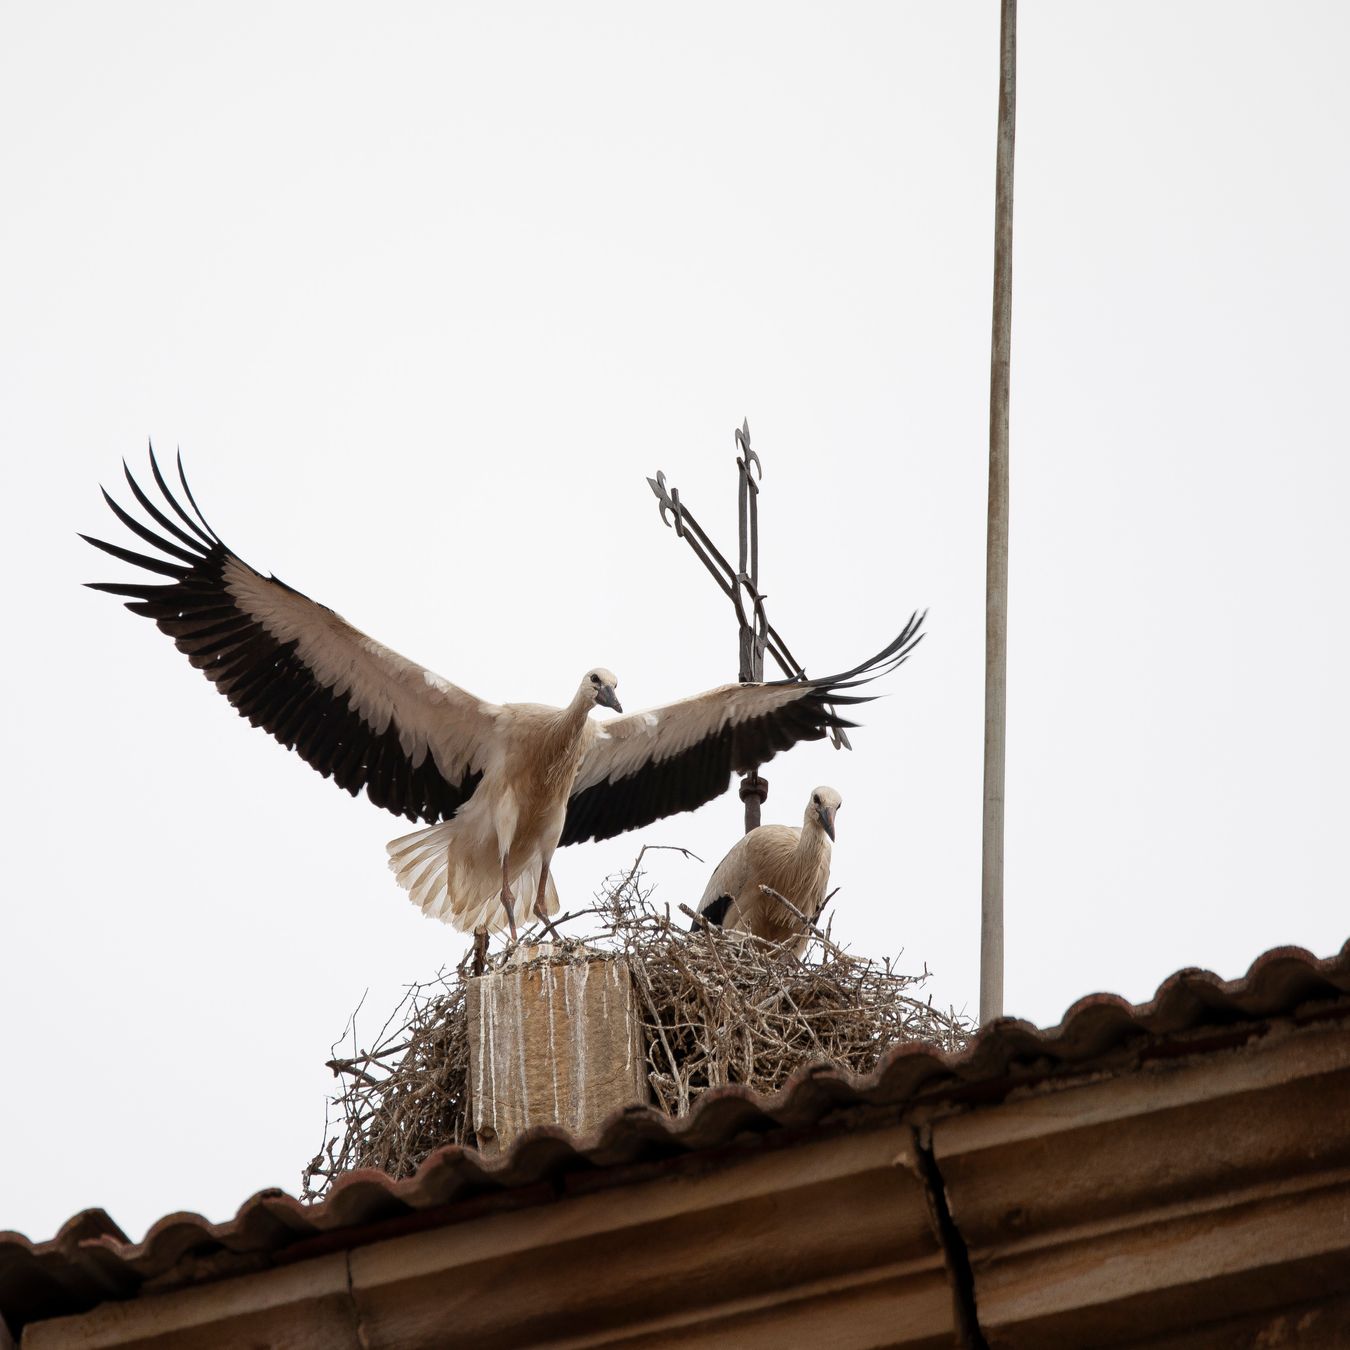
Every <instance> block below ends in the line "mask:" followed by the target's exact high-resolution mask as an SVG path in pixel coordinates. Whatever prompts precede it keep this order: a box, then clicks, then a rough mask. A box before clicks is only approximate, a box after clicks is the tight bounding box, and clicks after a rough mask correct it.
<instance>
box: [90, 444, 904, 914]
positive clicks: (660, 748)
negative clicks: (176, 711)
mask: <svg viewBox="0 0 1350 1350" xmlns="http://www.w3.org/2000/svg"><path fill="white" fill-rule="evenodd" d="M123 468H124V470H126V466H125V465H123ZM150 468H151V473H152V474H153V476H154V480H155V484H156V485H157V487H158V489H159V492H160V494H161V496H162V498H163V503H162V505H159V504H156V503H155V502H154V501H153V500H152V499H151V497H150V496H149V495H148V494H147V493H146V492H145V491H143V490H142V488H141V486H140V485H139V484H138V483H137V482H136V480H135V479H134V478H133V477H132V475H131V473H130V471H129V470H126V478H127V483H128V485H129V486H130V488H131V492H132V494H133V495H134V497H135V498H136V500H137V501H138V502H139V503H140V505H141V507H142V508H143V510H144V511H145V512H146V514H147V515H148V516H149V518H150V520H151V521H153V522H154V525H155V526H156V527H157V528H152V527H151V526H149V525H146V524H144V523H143V522H142V521H139V520H137V519H136V518H135V517H134V516H132V515H131V514H130V513H129V512H128V511H126V510H124V509H123V508H122V507H121V506H119V505H118V504H117V503H116V502H115V501H114V500H113V499H112V497H110V496H109V495H108V493H107V492H106V491H105V492H104V494H103V496H104V499H105V500H106V501H107V503H108V505H109V506H110V507H111V509H112V510H113V512H114V513H115V514H116V516H117V517H118V519H119V520H121V521H122V523H123V524H124V525H126V526H127V528H128V529H130V530H131V531H132V532H133V533H134V534H136V535H137V536H139V537H140V538H141V539H143V540H145V541H146V542H147V543H149V544H151V545H152V546H154V547H155V548H156V549H157V550H159V552H160V553H161V554H162V555H164V556H159V557H152V556H148V555H146V554H143V553H138V552H135V551H133V550H131V549H127V548H122V547H120V546H119V545H116V544H109V543H105V542H104V541H102V540H99V539H91V538H89V536H88V535H84V536H82V537H83V538H84V539H86V540H87V541H88V542H89V543H91V544H93V545H94V546H95V547H96V548H99V549H102V550H103V551H104V552H105V553H109V554H111V555H112V556H113V557H115V558H119V559H121V560H122V561H124V562H128V563H132V564H134V565H135V566H138V567H141V568H144V569H146V570H148V571H150V572H152V573H155V574H157V575H158V576H160V577H163V578H167V580H164V581H160V582H157V583H155V584H145V583H128V582H95V583H91V584H92V585H93V587H94V589H95V590H101V591H108V592H110V593H111V594H113V595H118V596H123V597H127V598H128V603H127V608H128V609H129V610H131V611H132V612H133V613H137V614H143V615H145V616H146V617H148V618H150V619H153V620H154V621H155V623H156V624H157V625H158V626H159V627H160V628H161V629H162V630H163V631H164V632H165V633H167V634H168V635H169V636H170V637H172V638H173V639H174V642H175V644H176V645H177V647H178V649H179V650H180V651H182V652H183V653H184V654H185V655H186V656H187V658H188V660H189V661H191V662H192V664H193V665H194V666H196V667H197V668H198V669H199V670H201V671H202V673H203V674H204V675H205V676H206V678H207V679H208V680H210V681H211V682H212V683H213V684H214V685H215V686H216V688H217V689H219V690H220V692H221V693H223V694H224V695H225V696H226V698H228V699H229V700H230V702H231V703H232V704H233V705H234V707H235V708H236V709H237V710H238V712H239V713H240V715H241V716H243V717H246V718H248V720H249V721H250V722H251V723H252V724H253V725H254V726H259V727H262V728H264V729H265V730H266V731H268V732H270V733H271V734H272V735H273V736H274V737H275V738H276V739H277V740H278V741H280V742H281V743H282V744H283V745H284V746H286V747H287V748H288V749H292V750H295V751H296V752H297V753H298V754H299V755H300V756H301V758H303V759H304V760H305V761H306V762H307V763H309V764H311V765H312V766H313V767H314V768H316V769H317V770H318V771H319V772H320V773H321V774H323V776H324V777H325V778H329V777H331V778H332V779H333V781H334V782H335V783H336V784H337V785H338V786H339V787H341V788H345V789H346V790H347V791H348V792H350V793H351V794H352V795H353V796H355V795H356V794H357V793H359V792H360V791H362V789H364V790H365V792H366V795H367V796H368V797H369V798H370V800H371V801H372V802H374V803H375V805H376V806H380V807H383V808H384V809H385V810H388V811H392V812H393V813H394V814H396V815H402V816H406V817H408V819H410V820H414V821H421V822H425V825H426V828H423V829H420V830H417V831H416V832H414V833H413V834H409V835H405V836H404V837H403V838H401V839H396V840H394V841H393V842H392V843H391V844H390V845H389V855H390V866H391V867H392V868H393V870H394V872H395V874H396V876H397V877H398V880H399V883H400V885H402V886H404V887H405V888H406V889H407V890H408V892H409V893H410V895H411V897H412V899H413V900H414V902H415V903H416V904H417V905H418V906H419V907H420V908H421V909H422V911H423V913H425V914H429V915H433V916H434V917H436V918H438V919H441V920H443V921H445V922H449V923H453V924H454V925H455V926H456V927H457V928H460V929H462V930H465V931H467V930H469V929H475V930H478V931H480V932H481V931H483V930H486V929H500V928H501V927H502V926H503V925H505V926H508V927H509V928H510V930H511V935H512V937H513V938H514V937H515V935H516V915H515V905H516V893H517V891H518V890H522V891H532V892H533V897H534V913H535V914H536V915H537V916H538V917H539V918H540V919H541V920H543V921H545V922H547V920H548V918H549V916H550V915H552V914H555V913H556V912H557V910H558V894H557V890H556V889H555V887H554V884H553V880H552V877H551V876H550V873H549V868H550V864H551V862H552V858H553V853H554V850H555V849H556V848H557V847H558V846H559V845H560V844H575V843H580V842H583V841H584V840H588V839H608V838H611V837H612V836H614V835H617V834H621V833H623V832H624V831H625V830H632V829H636V828H638V827H639V826H643V825H648V824H650V823H651V822H652V821H655V820H659V819H661V818H662V817H664V816H668V815H673V814H674V813H676V812H679V811H691V810H693V809H694V808H695V807H698V806H701V805H703V803H704V802H707V801H711V800H712V799H713V798H714V797H717V796H719V795H720V794H721V793H723V792H725V791H726V789H727V787H728V786H729V785H730V783H731V777H732V774H733V773H738V772H740V773H743V772H746V771H748V770H749V769H751V768H752V767H754V766H755V765H757V764H762V763H764V762H765V761H767V760H769V759H771V758H772V757H773V756H774V755H775V754H776V753H777V752H778V751H779V750H786V749H787V748H788V747H789V746H791V745H794V744H795V743H796V742H798V741H804V740H808V741H809V740H818V739H820V738H821V737H822V736H824V735H826V733H827V732H828V731H829V730H830V729H831V728H834V727H851V726H853V725H854V723H852V722H849V721H846V720H845V719H843V718H842V717H840V716H839V714H838V712H837V711H836V708H837V707H839V706H847V705H849V704H854V703H863V702H867V701H868V698H867V696H866V695H861V694H857V693H851V692H849V691H850V690H852V689H854V688H855V687H857V686H859V685H861V684H864V683H866V682H867V681H869V680H871V679H874V678H875V677H876V676H878V675H881V674H884V673H886V672H888V671H891V670H894V669H895V668H896V667H897V666H899V665H900V664H901V663H902V662H903V661H905V659H906V658H907V657H908V656H909V654H910V652H911V651H912V650H913V649H914V646H915V644H916V643H917V642H918V641H919V640H920V637H921V636H922V635H921V634H920V633H919V631H918V630H919V625H920V624H921V623H922V616H919V615H916V616H914V617H912V618H911V619H910V621H909V623H908V624H907V625H906V626H905V629H904V631H903V632H902V633H901V634H900V636H899V637H897V638H896V639H895V641H894V642H892V643H890V644H889V645H888V646H887V647H886V648H885V649H884V650H882V651H880V652H878V653H877V655H876V656H874V657H872V658H871V659H870V660H868V661H864V662H863V663H862V664H861V665H859V666H856V667H854V668H853V669H852V670H849V671H846V672H845V673H844V674H842V675H837V676H833V677H831V678H829V679H801V680H778V681H773V682H768V683H762V684H730V685H723V686H721V687H720V688H717V689H710V690H708V692H707V693H703V694H699V695H696V696H695V697H693V698H687V699H684V700H682V701H680V702H678V703H673V704H670V705H669V706H666V707H661V708H653V709H651V710H649V711H647V712H639V713H630V714H629V715H627V716H620V717H617V718H615V719H613V720H610V721H608V722H605V723H603V724H601V723H597V722H596V721H595V720H594V719H593V718H592V717H591V716H590V713H591V712H592V710H593V709H595V708H610V709H613V710H614V711H615V712H619V713H621V712H622V709H621V708H620V706H619V700H618V698H617V696H616V694H615V687H616V685H617V684H618V681H617V680H616V679H615V677H614V675H613V674H612V672H610V671H609V670H606V669H603V668H600V667H597V668H596V669H594V670H591V671H588V672H587V674H586V675H585V676H584V677H583V679H582V681H581V683H580V685H579V686H578V688H577V691H576V694H575V695H574V696H573V698H572V700H571V702H570V703H569V704H568V705H567V706H566V707H565V708H551V707H545V706H542V705H539V704H533V703H523V704H522V703H504V704H494V703H488V702H486V701H484V700H483V699H480V698H476V697H475V696H474V695H473V694H470V693H468V692H467V691H465V690H464V689H461V688H459V687H458V686H457V685H454V684H451V683H450V682H449V681H448V680H444V679H442V678H441V677H440V676H439V675H435V674H433V673H432V672H431V671H429V670H426V669H424V668H423V667H422V666H419V665H417V664H416V663H414V662H412V661H409V660H407V659H405V658H404V657H402V656H399V655H398V654H397V653H396V652H393V651H390V650H389V648H387V647H384V646H381V644H380V643H378V642H376V641H374V640H373V639H372V638H369V637H367V636H366V635H365V634H364V633H362V632H360V631H359V630H357V629H356V628H354V627H352V625H351V624H349V623H347V621H346V620H345V619H343V618H341V617H340V616H339V615H338V614H336V613H334V612H333V611H332V610H331V609H328V608H327V607H326V606H324V605H320V604H317V603H316V602H315V601H313V600H311V599H309V598H308V596H305V595H302V594H301V593H300V592H299V591H297V590H294V589H293V588H292V587H290V586H288V585H286V583H285V582H283V581H280V580H279V579H278V578H276V577H265V576H263V575H262V574H261V573H259V572H256V571H254V570H253V568H251V567H250V566H249V565H248V564H247V563H246V562H244V561H243V560H242V559H241V558H239V557H238V556H237V555H236V554H235V553H234V552H232V551H231V550H230V549H229V548H228V547H227V546H226V545H225V544H224V543H223V542H222V541H221V539H220V537H219V536H218V535H217V534H216V533H215V531H214V530H212V529H211V527H210V526H209V525H208V524H207V522H206V520H205V518H204V517H203V515H202V513H201V511H200V510H199V509H198V507H197V503H196V501H195V500H194V499H193V496H192V491H191V489H190V488H189V487H188V485H187V479H186V477H185V476H184V474H183V464H182V458H181V456H180V458H179V461H178V477H179V481H180V482H181V484H182V488H183V494H184V496H185V498H186V500H187V503H188V505H190V506H191V512H189V511H188V509H187V507H186V506H184V505H183V504H182V503H181V502H180V501H179V500H178V498H177V497H176V496H175V495H174V494H173V492H171V491H170V489H169V487H168V484H167V483H166V482H165V480H164V476H163V474H162V473H161V472H160V467H159V464H158V463H157V462H156V460H155V457H154V453H153V451H152V452H151V455H150ZM165 508H167V510H168V512H171V513H172V514H171V515H170V514H166V510H165Z"/></svg>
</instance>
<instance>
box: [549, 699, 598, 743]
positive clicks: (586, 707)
mask: <svg viewBox="0 0 1350 1350" xmlns="http://www.w3.org/2000/svg"><path fill="white" fill-rule="evenodd" d="M593 707H595V696H594V695H593V694H592V693H591V691H590V690H589V689H578V690H577V692H576V695H575V696H574V697H573V699H572V701H571V703H569V704H568V705H567V707H565V708H564V709H563V710H562V714H561V716H560V717H559V719H558V720H559V721H560V722H562V723H564V724H565V725H566V726H567V727H568V728H569V729H570V730H572V731H573V732H576V733H578V734H579V733H580V731H581V728H582V727H583V726H584V725H585V722H586V716H587V714H588V713H589V712H590V710H591V709H592V708H593Z"/></svg>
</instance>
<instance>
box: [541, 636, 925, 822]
mask: <svg viewBox="0 0 1350 1350" xmlns="http://www.w3.org/2000/svg"><path fill="white" fill-rule="evenodd" d="M922 623H923V615H922V614H915V615H913V616H912V617H911V618H910V621H909V622H908V623H907V624H906V625H905V630H904V632H903V633H901V634H900V636H899V637H898V638H896V639H895V641H894V642H892V643H891V644H890V645H889V646H888V647H886V648H885V650H883V651H880V652H878V653H877V654H876V655H875V656H874V657H872V659H871V660H870V661H864V662H863V663H862V665H860V666H855V667H854V668H853V669H852V670H848V671H845V672H844V673H843V674H842V675H832V676H830V677H829V678H828V679H824V680H775V681H772V682H769V683H765V684H727V685H723V686H722V687H721V688H719V689H710V690H708V692H707V693H706V694H698V695H696V696H695V697H694V698H686V699H682V700H681V701H680V702H679V703H672V704H670V705H669V706H668V707H665V708H651V709H649V710H648V711H646V712H638V713H630V714H629V715H628V716H626V717H616V718H614V719H613V720H612V721H609V722H605V723H604V724H603V725H597V726H596V728H595V732H594V735H593V737H592V739H591V743H590V746H589V748H588V749H587V751H586V757H585V759H584V760H583V761H582V764H581V769H580V771H579V772H578V774H577V777H576V782H575V783H574V785H573V787H572V797H571V800H570V801H569V802H568V804H567V820H566V822H565V823H564V825H563V832H562V838H561V840H560V841H559V842H560V843H563V844H579V843H581V842H582V841H583V840H586V839H609V838H612V837H613V836H614V835H616V834H622V833H623V832H624V831H625V830H634V829H637V828H638V827H639V826H641V825H650V824H651V823H652V821H654V820H660V819H661V818H662V817H663V816H671V815H674V814H675V813H676V812H678V811H692V810H693V809H694V808H695V807H697V806H702V805H703V803H704V802H709V801H711V800H712V799H713V798H714V797H718V796H720V795H721V794H722V793H723V792H725V791H726V790H727V788H728V786H729V785H730V783H731V775H732V774H733V773H744V772H746V770H748V769H751V768H753V767H754V766H755V765H757V764H764V763H766V762H767V761H768V760H770V759H772V758H773V757H774V755H776V754H777V753H778V752H779V751H780V750H786V749H787V748H788V746H790V745H795V744H796V743H797V742H798V741H818V740H820V738H821V737H822V736H824V735H825V734H826V732H827V731H828V730H829V729H830V728H831V727H851V726H853V725H854V723H852V722H849V721H846V720H845V719H844V718H842V717H840V716H839V715H838V713H837V712H836V711H835V709H836V708H838V707H844V706H847V705H849V704H852V703H867V702H870V696H869V695H866V694H851V693H846V692H843V691H845V690H849V689H855V688H857V686H859V685H861V684H866V683H867V682H868V681H869V680H874V679H875V678H876V677H877V676H878V675H884V674H886V673H887V672H888V671H892V670H894V669H895V668H896V667H897V666H899V665H901V664H902V663H903V662H904V661H905V660H906V659H907V658H908V657H909V654H910V653H911V652H912V651H913V650H914V648H915V646H916V645H917V644H918V643H919V642H920V641H921V640H922V637H923V635H922V634H921V633H920V632H919V626H920V624H922Z"/></svg>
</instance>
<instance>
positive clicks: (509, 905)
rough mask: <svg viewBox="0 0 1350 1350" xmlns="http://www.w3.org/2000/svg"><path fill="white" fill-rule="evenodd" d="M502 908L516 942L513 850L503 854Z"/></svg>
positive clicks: (512, 938)
mask: <svg viewBox="0 0 1350 1350" xmlns="http://www.w3.org/2000/svg"><path fill="white" fill-rule="evenodd" d="M502 906H503V907H504V908H505V910H506V922H507V923H508V924H509V925H510V927H511V941H512V942H515V941H516V897H515V896H514V895H513V894H512V893H511V850H510V849H507V850H506V852H505V853H503V854H502Z"/></svg>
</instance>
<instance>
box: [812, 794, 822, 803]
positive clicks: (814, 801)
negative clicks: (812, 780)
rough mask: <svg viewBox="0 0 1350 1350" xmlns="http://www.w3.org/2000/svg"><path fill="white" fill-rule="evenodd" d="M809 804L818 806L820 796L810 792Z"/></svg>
mask: <svg viewBox="0 0 1350 1350" xmlns="http://www.w3.org/2000/svg"><path fill="white" fill-rule="evenodd" d="M811 805H812V806H819V805H820V798H819V797H817V796H816V795H815V793H812V794H811Z"/></svg>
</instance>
